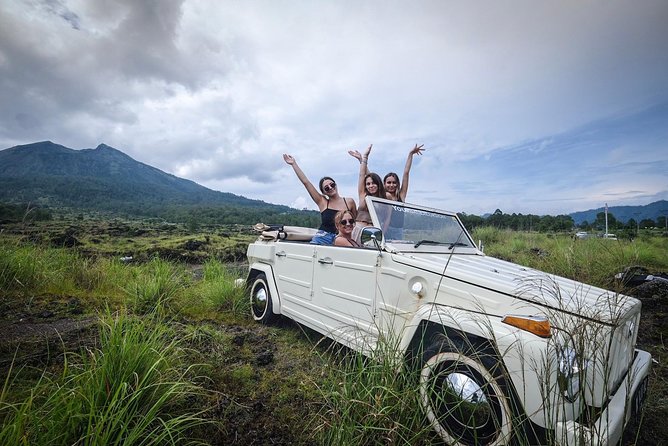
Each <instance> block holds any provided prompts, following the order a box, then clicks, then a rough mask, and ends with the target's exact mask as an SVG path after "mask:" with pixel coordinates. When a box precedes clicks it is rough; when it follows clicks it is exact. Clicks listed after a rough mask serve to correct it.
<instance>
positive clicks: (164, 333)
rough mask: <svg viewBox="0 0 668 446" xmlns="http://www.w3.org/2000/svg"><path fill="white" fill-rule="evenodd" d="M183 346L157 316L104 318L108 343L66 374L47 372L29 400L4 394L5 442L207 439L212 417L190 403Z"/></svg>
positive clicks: (0, 437) (72, 359)
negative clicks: (204, 427)
mask: <svg viewBox="0 0 668 446" xmlns="http://www.w3.org/2000/svg"><path fill="white" fill-rule="evenodd" d="M182 364H183V361H182V350H181V348H180V346H179V344H178V342H177V341H176V340H174V339H173V337H172V333H171V331H170V330H169V329H168V327H167V326H166V325H164V324H161V323H159V322H158V321H157V320H156V319H155V318H154V317H144V318H136V317H131V316H129V315H127V314H125V313H117V314H115V315H110V314H108V315H106V316H104V317H102V318H101V328H100V346H99V348H97V349H94V350H93V349H91V350H87V351H84V352H82V353H81V354H79V355H70V356H69V357H68V359H67V361H66V365H65V367H64V369H63V372H62V374H61V375H60V376H58V377H54V378H50V379H46V378H45V379H43V380H41V381H40V382H38V383H37V385H36V386H35V387H34V388H33V390H32V392H31V394H30V396H29V397H28V398H26V399H25V400H24V401H22V402H19V403H14V404H11V403H9V402H7V401H5V399H4V398H5V395H6V390H7V386H8V384H9V381H7V382H6V383H5V388H4V390H3V393H2V399H0V414H1V415H2V416H3V417H4V422H3V426H2V429H1V430H0V444H3V445H4V444H6V445H21V444H25V445H28V444H29V445H47V444H48V445H51V444H63V445H64V444H68V445H69V444H88V445H135V444H136V445H140V444H141V445H161V444H199V443H201V442H198V441H195V440H189V439H188V435H187V434H188V432H189V430H191V429H193V428H195V427H196V426H198V425H201V424H203V423H204V420H203V419H202V418H201V414H199V413H197V412H196V411H195V412H194V411H192V410H191V409H189V408H188V406H187V405H186V404H185V402H186V399H187V398H190V397H192V396H193V395H196V394H198V393H201V389H199V388H198V387H196V386H195V385H193V384H191V380H190V379H189V370H188V367H185V366H183V365H182Z"/></svg>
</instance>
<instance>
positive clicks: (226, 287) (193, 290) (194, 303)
mask: <svg viewBox="0 0 668 446" xmlns="http://www.w3.org/2000/svg"><path fill="white" fill-rule="evenodd" d="M238 277H239V272H238V271H237V270H236V269H235V268H233V267H230V266H228V265H226V264H224V263H221V262H220V261H218V260H208V261H207V262H206V263H204V265H203V268H202V279H201V280H199V281H198V282H196V283H193V284H192V286H191V287H190V288H189V289H188V290H187V292H186V293H185V296H184V298H183V301H182V307H181V312H182V313H183V314H188V315H192V316H197V317H203V318H211V317H219V316H220V315H221V314H225V315H231V316H232V317H233V318H236V319H239V318H244V319H245V318H247V317H248V315H249V314H250V302H249V300H248V296H247V293H246V289H245V288H244V287H238V286H236V285H235V283H234V281H235V279H236V278H238Z"/></svg>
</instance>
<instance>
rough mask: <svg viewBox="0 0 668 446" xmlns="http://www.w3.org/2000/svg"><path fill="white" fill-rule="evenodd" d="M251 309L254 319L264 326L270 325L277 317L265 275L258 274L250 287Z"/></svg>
mask: <svg viewBox="0 0 668 446" xmlns="http://www.w3.org/2000/svg"><path fill="white" fill-rule="evenodd" d="M250 307H251V314H252V316H253V319H255V320H256V321H258V322H260V323H262V324H269V323H270V322H271V321H273V320H274V318H275V316H276V315H275V314H274V312H273V305H272V302H271V293H270V292H269V286H268V285H267V276H265V274H264V273H260V274H258V275H257V276H255V278H254V279H253V283H252V285H251V287H250Z"/></svg>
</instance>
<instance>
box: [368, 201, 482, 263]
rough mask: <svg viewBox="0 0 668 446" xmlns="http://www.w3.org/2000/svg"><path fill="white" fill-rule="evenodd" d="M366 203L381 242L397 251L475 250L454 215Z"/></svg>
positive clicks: (395, 204)
mask: <svg viewBox="0 0 668 446" xmlns="http://www.w3.org/2000/svg"><path fill="white" fill-rule="evenodd" d="M370 201H371V202H372V204H373V205H372V208H373V211H374V214H375V217H376V219H377V221H378V222H379V224H380V228H381V229H382V230H383V238H384V239H385V242H386V243H390V244H392V245H393V246H394V247H395V248H396V249H397V250H399V251H414V250H420V251H423V250H427V249H428V250H437V251H443V250H452V249H454V248H456V247H467V248H475V245H474V244H473V241H472V240H471V239H470V237H469V235H468V233H467V232H466V230H465V229H464V227H463V226H462V224H461V222H460V221H459V219H458V218H457V217H456V216H455V215H454V214H451V213H446V212H442V211H438V210H436V209H429V208H424V207H421V206H415V205H411V204H406V203H400V202H396V201H389V200H382V199H377V198H373V199H371V200H370Z"/></svg>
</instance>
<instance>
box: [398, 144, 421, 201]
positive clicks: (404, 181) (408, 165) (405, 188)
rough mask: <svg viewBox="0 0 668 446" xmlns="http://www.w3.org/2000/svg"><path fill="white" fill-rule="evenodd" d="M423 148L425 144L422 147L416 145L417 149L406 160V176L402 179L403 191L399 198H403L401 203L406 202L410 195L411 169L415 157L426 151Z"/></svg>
mask: <svg viewBox="0 0 668 446" xmlns="http://www.w3.org/2000/svg"><path fill="white" fill-rule="evenodd" d="M422 147H424V144H422V145H420V146H418V145H417V144H415V147H413V148H412V149H411V151H410V152H408V158H407V159H406V165H405V166H404V176H403V178H402V179H401V190H399V198H401V201H406V195H408V178H409V176H410V173H411V167H412V166H413V155H415V154H418V155H422V152H423V151H424V149H423V148H422Z"/></svg>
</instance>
